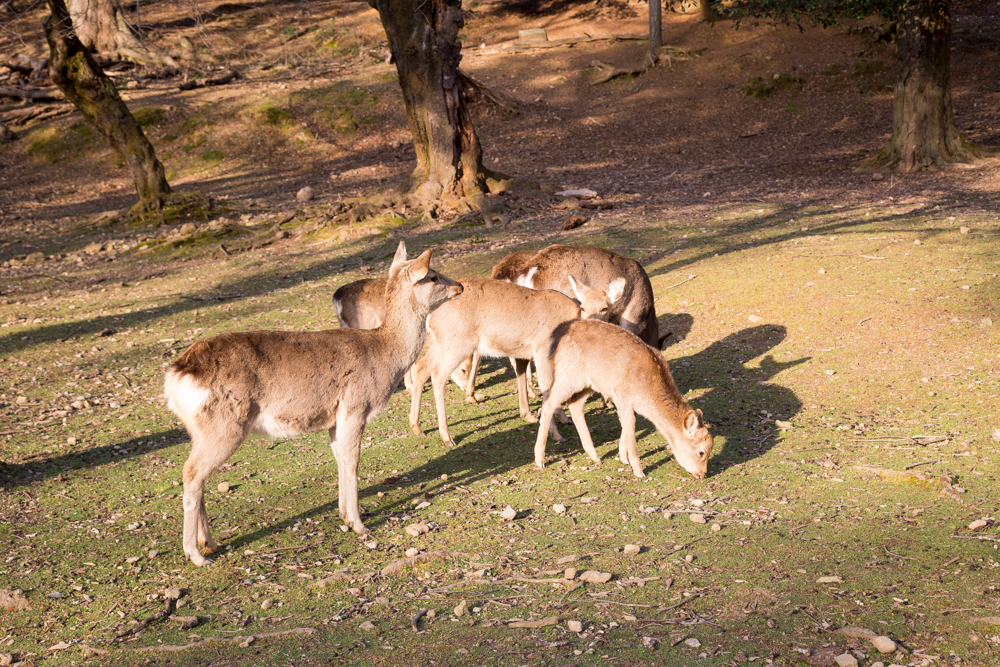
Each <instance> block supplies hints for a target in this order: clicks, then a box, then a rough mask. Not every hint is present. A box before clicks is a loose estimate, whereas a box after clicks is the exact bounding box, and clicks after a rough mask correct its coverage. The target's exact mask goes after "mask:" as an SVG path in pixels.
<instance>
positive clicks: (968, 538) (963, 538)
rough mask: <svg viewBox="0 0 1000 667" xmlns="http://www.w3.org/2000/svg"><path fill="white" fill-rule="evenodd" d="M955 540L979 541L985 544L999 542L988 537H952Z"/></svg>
mask: <svg viewBox="0 0 1000 667" xmlns="http://www.w3.org/2000/svg"><path fill="white" fill-rule="evenodd" d="M952 537H954V538H955V539H956V540H980V541H985V542H1000V540H998V539H997V538H995V537H989V536H988V535H952Z"/></svg>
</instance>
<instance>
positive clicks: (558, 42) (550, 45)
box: [514, 34, 649, 52]
mask: <svg viewBox="0 0 1000 667" xmlns="http://www.w3.org/2000/svg"><path fill="white" fill-rule="evenodd" d="M648 39H649V35H628V34H609V35H593V36H590V37H568V38H566V39H553V40H551V41H546V42H514V49H515V52H516V50H519V49H554V48H556V47H558V46H575V45H577V44H586V43H588V42H645V41H647V40H648Z"/></svg>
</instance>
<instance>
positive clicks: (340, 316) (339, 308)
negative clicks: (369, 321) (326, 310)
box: [333, 297, 344, 326]
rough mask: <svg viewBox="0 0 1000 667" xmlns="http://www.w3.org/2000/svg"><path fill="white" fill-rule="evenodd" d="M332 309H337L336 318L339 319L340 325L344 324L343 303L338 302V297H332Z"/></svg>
mask: <svg viewBox="0 0 1000 667" xmlns="http://www.w3.org/2000/svg"><path fill="white" fill-rule="evenodd" d="M333 309H334V310H335V311H337V320H339V321H340V326H344V315H343V312H344V304H342V303H340V299H338V298H337V297H333Z"/></svg>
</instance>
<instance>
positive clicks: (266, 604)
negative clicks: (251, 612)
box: [260, 600, 274, 611]
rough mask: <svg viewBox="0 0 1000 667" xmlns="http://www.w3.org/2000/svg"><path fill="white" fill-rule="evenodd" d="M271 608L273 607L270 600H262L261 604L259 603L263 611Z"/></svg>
mask: <svg viewBox="0 0 1000 667" xmlns="http://www.w3.org/2000/svg"><path fill="white" fill-rule="evenodd" d="M273 606H274V603H273V602H271V601H270V600H264V601H263V602H261V603H260V608H261V609H263V610H264V611H267V610H268V609H270V608H271V607H273Z"/></svg>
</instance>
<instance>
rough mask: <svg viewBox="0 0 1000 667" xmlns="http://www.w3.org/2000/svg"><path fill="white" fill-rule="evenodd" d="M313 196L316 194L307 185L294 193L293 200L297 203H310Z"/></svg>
mask: <svg viewBox="0 0 1000 667" xmlns="http://www.w3.org/2000/svg"><path fill="white" fill-rule="evenodd" d="M315 196H316V193H315V192H313V189H312V188H310V187H309V186H308V185H307V186H306V187H304V188H302V189H301V190H299V191H298V192H296V193H295V198H296V199H298V200H299V201H312V198H313V197H315Z"/></svg>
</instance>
